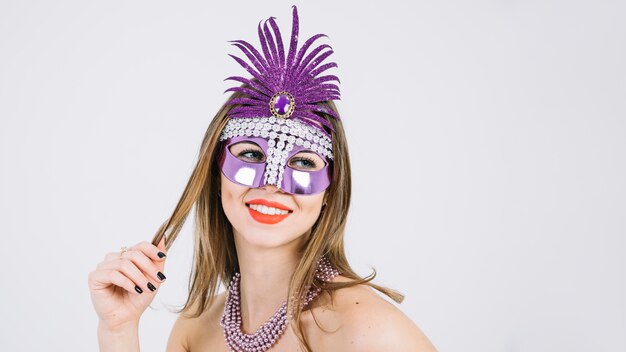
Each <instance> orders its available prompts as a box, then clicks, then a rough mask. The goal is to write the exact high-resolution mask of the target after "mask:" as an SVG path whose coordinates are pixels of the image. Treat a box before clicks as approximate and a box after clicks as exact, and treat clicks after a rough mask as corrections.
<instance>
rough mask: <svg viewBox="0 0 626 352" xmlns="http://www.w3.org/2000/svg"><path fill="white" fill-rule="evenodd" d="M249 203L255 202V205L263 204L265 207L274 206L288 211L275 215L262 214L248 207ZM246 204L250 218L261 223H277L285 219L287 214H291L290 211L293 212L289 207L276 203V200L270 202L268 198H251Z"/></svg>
mask: <svg viewBox="0 0 626 352" xmlns="http://www.w3.org/2000/svg"><path fill="white" fill-rule="evenodd" d="M250 204H257V205H265V206H266V207H272V208H276V209H280V210H286V211H288V213H287V214H276V215H269V214H263V213H261V212H259V211H256V210H254V209H252V208H250ZM246 205H247V206H248V212H249V213H250V216H252V218H253V219H254V220H256V221H257V222H260V223H262V224H269V225H273V224H277V223H279V222H281V221H283V220H285V218H286V217H288V216H289V215H291V213H292V212H293V210H292V209H291V208H289V207H288V206H286V205H284V204H281V203H278V202H272V201H269V200H265V199H253V200H251V201H248V202H247V203H246Z"/></svg>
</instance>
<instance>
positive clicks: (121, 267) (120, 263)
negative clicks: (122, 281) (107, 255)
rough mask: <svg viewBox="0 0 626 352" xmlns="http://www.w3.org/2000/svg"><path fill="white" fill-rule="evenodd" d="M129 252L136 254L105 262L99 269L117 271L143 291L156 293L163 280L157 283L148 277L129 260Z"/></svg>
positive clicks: (124, 255)
mask: <svg viewBox="0 0 626 352" xmlns="http://www.w3.org/2000/svg"><path fill="white" fill-rule="evenodd" d="M129 252H134V251H128V252H125V253H124V254H123V257H122V258H118V259H113V260H109V261H105V262H103V263H102V264H101V265H100V268H99V269H100V270H117V271H119V272H120V273H122V274H123V275H124V276H126V277H127V278H129V279H130V280H132V281H133V282H134V283H135V285H137V286H139V287H140V288H141V289H142V290H144V291H145V290H148V291H150V292H152V291H155V290H156V288H157V286H158V282H159V281H161V280H158V281H157V280H155V279H153V278H150V277H148V276H146V275H145V274H144V272H143V271H142V270H140V269H139V268H138V267H137V265H136V264H135V263H134V262H133V261H132V260H131V259H129V257H127V256H129ZM130 255H132V254H130ZM139 255H143V254H139ZM144 258H145V257H144ZM146 259H147V258H146ZM153 265H154V264H153ZM148 269H150V268H148ZM146 271H147V270H146ZM155 274H156V273H155Z"/></svg>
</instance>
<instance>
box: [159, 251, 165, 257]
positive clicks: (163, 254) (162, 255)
mask: <svg viewBox="0 0 626 352" xmlns="http://www.w3.org/2000/svg"><path fill="white" fill-rule="evenodd" d="M157 255H158V256H159V258H163V257H166V255H165V253H163V252H159V253H157Z"/></svg>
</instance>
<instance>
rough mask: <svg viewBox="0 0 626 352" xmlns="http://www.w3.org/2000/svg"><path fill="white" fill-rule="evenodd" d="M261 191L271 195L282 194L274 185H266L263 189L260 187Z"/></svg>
mask: <svg viewBox="0 0 626 352" xmlns="http://www.w3.org/2000/svg"><path fill="white" fill-rule="evenodd" d="M259 188H261V189H264V190H266V191H268V192H270V193H276V192H282V191H281V189H280V188H278V187H277V186H276V185H272V184H265V185H263V186H261V187H259Z"/></svg>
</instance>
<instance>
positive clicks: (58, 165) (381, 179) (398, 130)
mask: <svg viewBox="0 0 626 352" xmlns="http://www.w3.org/2000/svg"><path fill="white" fill-rule="evenodd" d="M291 4H292V3H291V2H284V1H280V2H279V1H254V2H253V1H249V2H245V3H244V2H239V1H233V2H225V1H222V2H221V3H219V4H218V3H217V2H209V1H196V2H190V1H177V2H174V1H5V0H3V1H0V226H1V227H0V233H1V236H2V237H1V244H2V246H1V250H0V282H1V285H2V286H1V289H0V319H1V322H0V325H1V326H0V350H2V351H95V350H97V342H96V334H95V332H96V325H97V319H96V316H95V313H94V312H93V310H92V307H91V302H90V299H89V293H88V289H87V274H88V273H89V271H91V270H93V269H94V268H95V266H96V264H97V263H98V262H99V261H100V260H102V259H103V257H104V255H105V254H106V253H107V252H110V251H117V250H119V248H120V246H123V245H132V244H135V243H137V242H139V241H142V240H149V239H151V238H152V235H153V234H154V232H155V231H156V229H157V228H158V226H159V225H160V224H161V222H162V221H164V220H165V219H166V217H167V216H168V215H169V214H170V213H171V211H172V210H173V209H174V206H175V204H176V202H177V200H178V198H179V197H180V195H181V193H182V190H183V187H184V185H185V183H186V181H187V179H188V177H189V175H190V172H191V169H192V166H193V165H194V162H195V160H196V157H197V152H198V148H199V146H200V142H201V139H202V136H203V134H204V131H205V129H206V127H207V126H208V124H209V121H210V119H211V118H212V117H213V116H214V114H215V113H216V111H217V110H218V108H219V106H220V105H221V104H222V103H223V102H224V100H225V99H226V95H225V94H223V93H222V92H223V90H224V89H226V88H228V87H229V86H230V85H231V83H230V82H223V81H222V80H223V79H224V78H226V77H227V76H230V75H245V72H244V71H243V69H241V68H240V67H239V65H237V64H236V63H235V62H234V61H233V60H232V59H230V58H229V57H228V56H227V53H233V54H239V51H238V49H236V48H234V47H231V46H230V45H229V44H228V43H227V40H232V39H245V40H248V41H250V42H253V43H254V44H255V45H258V44H257V43H258V39H257V36H256V26H257V23H258V21H260V20H261V19H264V18H267V17H269V16H276V17H277V20H278V23H279V26H281V29H282V31H283V36H284V37H288V36H289V33H290V28H291V9H290V5H291ZM299 10H300V20H301V22H300V25H301V28H300V29H301V32H300V38H301V40H302V39H304V38H308V37H309V36H311V35H313V34H315V33H318V32H322V33H326V34H328V35H329V37H330V38H329V39H325V40H323V41H325V42H328V43H330V44H331V45H332V46H333V48H334V49H335V51H336V52H335V54H334V55H333V56H331V58H332V59H333V61H336V62H337V63H338V64H339V68H338V69H333V70H332V71H333V73H336V74H337V75H338V76H340V78H341V80H342V83H341V90H342V101H341V102H340V103H339V109H340V112H341V114H342V116H343V119H344V122H345V127H346V130H347V133H348V139H349V143H350V152H351V156H352V162H353V181H354V189H353V191H354V193H353V194H354V197H353V203H352V209H351V214H350V223H349V228H348V231H347V234H346V239H347V250H348V254H349V257H350V259H351V261H352V263H353V264H354V266H355V268H356V269H357V271H358V272H359V273H361V274H363V275H366V274H368V273H369V270H370V267H375V268H376V269H377V270H378V274H379V277H378V279H377V282H378V283H381V284H385V285H388V286H391V287H393V288H396V289H398V290H400V291H402V292H404V293H405V294H406V300H405V302H404V303H403V304H402V305H400V308H401V309H402V310H403V311H404V312H406V314H408V315H409V316H410V317H411V318H412V319H413V320H414V321H415V322H416V323H417V324H418V325H419V326H420V327H421V328H422V330H423V331H424V332H425V333H426V335H427V336H428V337H429V338H430V339H431V340H432V341H433V343H434V344H435V345H436V346H437V347H438V348H439V349H440V350H441V351H475V352H485V351H494V352H495V351H498V352H499V351H511V352H521V351H533V352H535V351H570V352H572V351H626V256H625V252H626V216H625V215H626V201H625V198H626V186H625V181H624V180H626V165H625V163H626V139H625V137H626V122H625V118H626V103H625V101H626V100H625V99H624V98H625V97H626V68H625V67H626V65H624V62H626V21H624V18H625V17H626V5H625V3H624V2H621V1H514V0H508V1H506V0H505V1H486V0H479V1H472V2H469V1H428V2H426V1H389V0H387V1H378V2H371V1H359V2H356V1H354V2H348V1H319V0H318V1H315V2H312V1H309V2H306V3H301V4H299ZM191 250H192V247H191V222H188V224H187V225H186V226H185V228H184V230H183V232H182V233H181V236H180V237H179V239H178V240H177V241H176V243H175V245H174V246H173V248H172V250H171V252H170V255H169V256H168V264H167V267H166V271H165V273H166V275H167V277H168V281H167V283H166V284H164V286H162V288H161V290H160V292H159V295H158V296H157V298H156V299H155V301H154V302H153V305H152V306H153V307H154V309H148V310H147V311H146V313H145V314H144V316H143V317H142V321H141V328H140V329H141V330H140V336H141V345H142V350H144V351H161V350H164V348H165V343H166V340H167V338H168V335H169V332H170V329H171V326H172V324H173V322H174V320H175V318H176V315H175V314H174V313H171V312H169V311H168V310H167V308H168V307H179V306H180V305H181V304H182V303H184V300H185V297H186V293H187V276H188V274H189V271H190V268H191V266H190V265H191V254H192V252H191Z"/></svg>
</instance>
